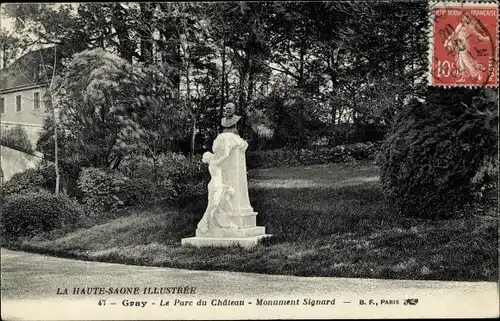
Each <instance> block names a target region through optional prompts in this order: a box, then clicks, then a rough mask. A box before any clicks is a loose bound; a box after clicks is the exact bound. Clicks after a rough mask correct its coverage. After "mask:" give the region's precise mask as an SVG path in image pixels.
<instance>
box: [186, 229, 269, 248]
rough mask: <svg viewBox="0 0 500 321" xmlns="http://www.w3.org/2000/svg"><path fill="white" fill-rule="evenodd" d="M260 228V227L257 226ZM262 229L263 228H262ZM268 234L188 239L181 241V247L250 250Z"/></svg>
mask: <svg viewBox="0 0 500 321" xmlns="http://www.w3.org/2000/svg"><path fill="white" fill-rule="evenodd" d="M259 227H261V226H259ZM262 228H264V227H262ZM270 236H271V235H269V234H264V235H256V236H249V237H199V236H195V237H188V238H184V239H182V241H181V243H182V245H192V246H196V247H203V246H217V247H230V246H241V247H244V248H252V247H254V246H256V245H257V244H259V242H260V241H261V240H262V239H264V238H266V237H270Z"/></svg>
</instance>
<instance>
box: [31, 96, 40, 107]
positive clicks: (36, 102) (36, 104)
mask: <svg viewBox="0 0 500 321" xmlns="http://www.w3.org/2000/svg"><path fill="white" fill-rule="evenodd" d="M33 108H34V109H39V108H40V93H33Z"/></svg>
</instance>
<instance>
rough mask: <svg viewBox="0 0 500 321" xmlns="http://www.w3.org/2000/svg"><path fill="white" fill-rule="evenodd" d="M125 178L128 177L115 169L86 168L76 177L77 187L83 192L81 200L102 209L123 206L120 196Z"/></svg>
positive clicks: (107, 209) (106, 209)
mask: <svg viewBox="0 0 500 321" xmlns="http://www.w3.org/2000/svg"><path fill="white" fill-rule="evenodd" d="M127 180H130V179H129V178H128V177H125V176H124V175H123V174H122V173H120V172H117V171H111V170H104V169H100V168H93V167H90V168H86V169H84V170H82V171H81V173H80V177H79V179H78V188H79V189H80V190H81V192H82V193H83V200H82V201H83V203H84V204H86V205H88V206H91V207H95V208H96V209H99V210H102V211H110V210H115V209H118V208H120V207H123V206H124V205H125V202H124V200H123V197H120V196H121V193H122V189H123V186H124V185H125V184H126V183H125V182H126V181H127Z"/></svg>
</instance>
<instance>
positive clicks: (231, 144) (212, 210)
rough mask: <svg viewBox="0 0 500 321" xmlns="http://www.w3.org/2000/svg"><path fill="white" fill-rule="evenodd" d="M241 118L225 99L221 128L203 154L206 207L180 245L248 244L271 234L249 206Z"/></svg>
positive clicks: (245, 143)
mask: <svg viewBox="0 0 500 321" xmlns="http://www.w3.org/2000/svg"><path fill="white" fill-rule="evenodd" d="M240 119H241V117H240V116H237V115H235V114H234V104H232V103H228V104H227V105H226V106H225V107H224V118H223V119H222V121H221V125H222V127H223V131H222V133H220V134H219V135H217V137H216V138H215V140H214V143H213V146H212V151H213V152H206V153H204V154H203V162H204V163H207V164H208V171H209V172H210V176H211V180H210V183H209V184H208V204H207V208H206V210H205V213H204V214H203V217H202V219H201V220H200V222H199V223H198V227H197V229H196V236H195V237H189V238H183V239H182V244H183V245H194V246H229V245H232V244H239V245H241V246H245V247H251V246H254V245H256V244H257V243H258V242H259V240H261V239H262V238H264V237H269V236H270V235H268V234H266V233H265V227H264V226H257V225H256V217H257V213H256V212H254V210H253V208H252V207H251V206H250V200H249V197H248V183H247V169H246V161H245V152H246V149H247V148H248V143H247V142H245V141H244V140H243V139H242V138H241V137H240V135H239V134H238V129H237V125H238V122H239V121H240Z"/></svg>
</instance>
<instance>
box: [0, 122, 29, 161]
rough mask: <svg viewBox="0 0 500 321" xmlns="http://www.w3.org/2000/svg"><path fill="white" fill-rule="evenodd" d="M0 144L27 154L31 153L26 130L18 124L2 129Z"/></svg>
mask: <svg viewBox="0 0 500 321" xmlns="http://www.w3.org/2000/svg"><path fill="white" fill-rule="evenodd" d="M0 145H3V146H7V147H10V148H12V149H15V150H18V151H21V152H25V153H28V154H33V146H32V145H31V142H30V140H29V138H28V134H27V133H26V130H24V128H22V127H21V126H19V125H18V126H14V127H12V128H9V129H7V130H5V131H2V135H1V137H0Z"/></svg>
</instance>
